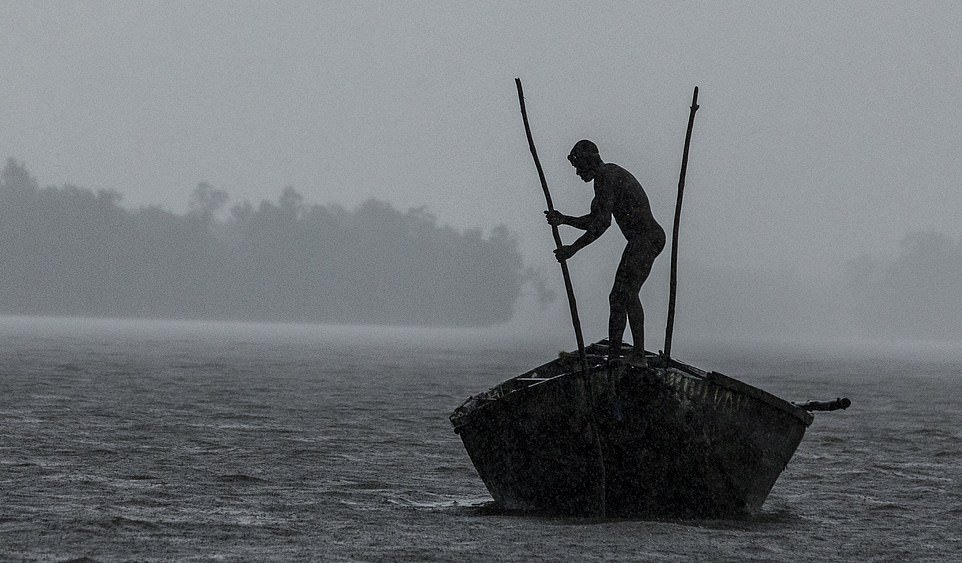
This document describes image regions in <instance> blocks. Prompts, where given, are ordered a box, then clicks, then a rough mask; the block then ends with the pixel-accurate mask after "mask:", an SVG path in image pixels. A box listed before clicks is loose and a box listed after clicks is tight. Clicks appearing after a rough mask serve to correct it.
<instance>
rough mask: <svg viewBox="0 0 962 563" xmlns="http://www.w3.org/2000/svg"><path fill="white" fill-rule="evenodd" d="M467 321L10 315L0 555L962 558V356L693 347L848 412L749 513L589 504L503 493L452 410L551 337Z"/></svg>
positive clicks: (543, 355) (778, 388) (713, 364)
mask: <svg viewBox="0 0 962 563" xmlns="http://www.w3.org/2000/svg"><path fill="white" fill-rule="evenodd" d="M475 336H476V334H475V333H473V332H471V331H463V332H453V333H450V332H441V331H429V330H412V329H389V330H385V329H378V330H367V329H363V328H352V329H339V328H331V327H309V326H308V327H304V326H302V327H291V326H286V325H273V326H272V325H259V326H253V327H252V326H250V325H230V324H205V323H176V322H173V323H172V322H167V323H163V322H158V323H143V322H141V323H133V322H113V323H111V322H105V321H85V320H82V319H72V320H56V319H54V320H51V319H46V320H33V319H6V320H5V322H3V323H2V324H0V560H5V561H6V560H11V561H17V560H28V561H29V560H44V561H48V560H49V561H66V560H87V561H90V560H96V561H120V560H138V561H147V560H171V559H177V560H276V561H290V560H331V561H398V560H412V561H494V560H506V561H531V560H546V561H557V560H571V561H581V560H598V561H619V560H625V561H639V560H641V561H643V560H669V561H670V560H677V561H692V560H703V561H719V560H722V561H724V560H730V561H741V560H746V559H748V560H751V559H757V560H798V559H805V560H879V561H887V560H932V561H937V560H945V561H958V560H960V559H962V357H959V356H957V355H954V354H953V353H944V352H943V353H935V354H928V353H925V352H924V351H918V350H916V352H917V353H914V354H912V353H910V354H907V355H904V356H899V355H892V354H889V355H879V354H875V353H847V354H841V353H838V352H837V351H836V352H833V353H825V352H824V351H820V350H818V349H812V348H808V349H805V350H800V349H795V350H793V349H791V347H789V348H788V349H781V350H775V349H772V348H765V349H762V350H754V351H751V352H748V351H746V350H744V349H743V350H741V351H739V352H737V353H736V352H734V351H733V350H727V351H719V350H711V349H709V348H704V349H701V350H699V351H697V352H693V353H692V354H693V355H691V356H684V355H681V356H679V359H681V360H684V361H688V362H689V363H693V364H695V365H698V366H699V367H702V368H707V369H714V370H718V371H722V372H725V373H727V374H728V375H731V376H733V377H736V378H739V379H741V380H743V381H745V382H747V383H750V384H752V385H756V386H759V387H761V388H763V389H766V390H768V391H771V392H773V393H775V394H776V395H779V396H781V397H783V398H786V399H788V400H795V401H801V400H809V399H817V400H825V399H832V398H835V397H838V396H848V397H850V398H851V399H852V401H853V406H852V407H851V408H850V409H849V410H847V411H844V412H832V413H819V414H817V415H816V419H815V422H814V423H813V424H812V426H811V427H810V428H809V430H808V433H807V434H806V437H805V438H804V440H803V441H802V444H801V445H800V447H799V449H798V451H797V453H796V454H795V457H794V458H793V459H792V461H791V463H790V464H789V465H788V467H787V469H786V470H785V472H784V473H783V474H782V476H781V477H780V479H779V481H778V482H777V483H776V485H775V488H774V489H773V491H772V493H771V495H770V497H769V499H768V501H767V502H766V504H765V506H764V507H763V510H762V511H761V513H760V514H758V515H757V516H756V517H753V518H751V519H748V520H707V521H706V520H701V521H672V520H664V521H658V520H654V521H652V520H625V519H609V520H580V519H565V518H548V517H523V516H516V515H504V514H498V513H497V512H496V511H492V510H491V509H490V508H491V505H490V501H491V498H490V496H489V495H488V492H487V490H486V489H485V488H484V485H483V484H482V483H481V481H480V479H479V478H478V476H477V474H476V473H475V471H474V468H473V467H472V465H471V462H470V460H469V459H468V457H467V454H466V453H465V451H464V448H463V447H462V445H461V443H460V440H459V438H458V436H457V435H456V434H454V433H453V432H452V430H451V426H450V423H449V422H448V419H447V417H448V415H449V414H450V412H451V411H452V410H453V409H454V408H455V407H456V406H457V405H458V404H460V403H461V402H462V401H463V400H464V399H465V398H466V397H467V396H469V395H471V394H474V393H477V392H479V391H481V390H484V389H486V388H488V387H490V386H491V385H493V384H495V383H498V382H500V381H502V380H504V379H507V378H509V377H512V376H514V375H516V374H518V373H520V372H522V371H524V370H526V369H529V368H530V367H533V366H535V365H537V364H540V363H543V362H544V361H547V360H548V359H550V357H551V354H552V353H556V352H557V349H554V350H553V351H552V350H551V348H550V346H548V347H546V346H544V345H537V346H518V345H516V344H512V343H510V341H508V340H506V339H500V340H499V339H484V338H476V337H475ZM676 350H677V349H676Z"/></svg>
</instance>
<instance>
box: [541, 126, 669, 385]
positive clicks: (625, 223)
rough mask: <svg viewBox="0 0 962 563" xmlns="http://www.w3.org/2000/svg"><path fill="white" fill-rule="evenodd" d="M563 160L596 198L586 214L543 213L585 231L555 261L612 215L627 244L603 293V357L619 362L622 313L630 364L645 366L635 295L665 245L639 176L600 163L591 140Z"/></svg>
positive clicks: (557, 252)
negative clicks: (606, 312) (606, 308)
mask: <svg viewBox="0 0 962 563" xmlns="http://www.w3.org/2000/svg"><path fill="white" fill-rule="evenodd" d="M568 160H569V161H570V162H571V165H572V166H574V167H575V171H576V172H577V174H578V176H579V177H580V178H581V179H582V180H584V181H585V182H590V181H592V180H594V182H595V185H594V189H595V197H594V199H592V200H591V212H590V213H588V214H587V215H584V216H582V217H571V216H568V215H564V214H562V213H560V212H558V211H545V215H546V216H547V219H548V223H550V224H551V225H571V226H572V227H575V228H577V229H581V230H583V231H585V234H583V235H581V237H579V238H578V239H577V240H576V241H574V243H572V244H570V245H567V246H562V247H561V248H559V249H557V250H555V256H556V257H557V258H558V261H559V262H561V261H563V260H567V259H568V258H571V257H572V256H574V255H575V253H576V252H578V251H579V250H581V249H582V248H584V247H585V246H588V245H589V244H591V243H592V242H594V241H595V240H596V239H597V238H598V237H600V236H601V234H602V233H604V232H605V230H607V229H608V227H609V226H610V225H611V216H612V215H614V217H615V222H617V223H618V227H620V228H621V232H622V234H624V235H625V238H626V239H627V240H628V245H627V246H625V251H624V253H623V254H622V255H621V263H619V264H618V271H617V272H616V273H615V283H614V286H613V287H612V288H611V293H610V294H609V295H608V302H609V303H610V304H611V316H610V317H609V318H608V342H609V343H610V352H609V356H608V357H609V360H615V361H619V358H620V355H621V339H622V336H623V335H624V333H625V319H626V317H627V321H628V323H629V324H630V326H631V335H632V338H633V340H634V344H635V353H634V354H632V356H631V357H630V358H628V359H627V361H628V363H630V364H632V365H634V366H638V367H645V366H646V365H647V362H646V361H645V355H644V351H645V311H644V309H643V308H642V306H641V298H640V297H638V293H639V292H640V291H641V286H642V284H644V283H645V280H646V279H648V274H649V273H650V272H651V265H652V263H653V262H654V261H655V257H657V256H658V254H660V253H661V251H662V249H663V248H664V247H665V231H664V230H663V229H662V228H661V226H660V225H659V224H658V222H657V221H655V218H654V217H653V216H652V214H651V206H650V205H649V203H648V196H647V195H646V194H645V190H644V189H643V188H642V187H641V184H639V183H638V180H636V179H635V177H634V176H632V175H631V173H629V172H628V171H627V170H625V169H624V168H622V167H620V166H618V165H617V164H612V163H610V162H609V163H606V162H604V161H602V160H601V156H600V155H599V154H598V147H597V146H596V145H595V144H594V143H592V142H591V141H588V140H582V141H578V142H577V143H575V146H574V148H572V149H571V154H569V155H568ZM621 361H623V360H621Z"/></svg>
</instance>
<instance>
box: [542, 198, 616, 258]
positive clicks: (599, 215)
mask: <svg viewBox="0 0 962 563" xmlns="http://www.w3.org/2000/svg"><path fill="white" fill-rule="evenodd" d="M613 206H614V198H613V197H612V194H611V192H610V191H609V190H599V192H598V193H597V194H595V198H594V199H593V200H591V213H589V214H587V215H585V216H583V217H567V219H569V221H567V222H566V223H567V224H568V225H571V226H572V227H578V228H579V229H584V231H585V234H583V235H581V236H580V237H578V239H577V240H575V241H574V242H573V243H571V244H570V245H568V246H562V247H561V248H559V249H557V250H555V256H557V258H558V260H559V261H560V260H567V259H568V258H571V257H572V256H574V254H575V253H576V252H578V251H579V250H581V249H582V248H584V247H586V246H588V245H589V244H591V243H593V242H594V241H595V240H597V239H598V237H600V236H601V235H602V234H604V232H605V231H606V230H608V227H610V226H611V210H612V207H613ZM575 222H577V223H578V224H575Z"/></svg>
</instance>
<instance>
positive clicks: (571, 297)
mask: <svg viewBox="0 0 962 563" xmlns="http://www.w3.org/2000/svg"><path fill="white" fill-rule="evenodd" d="M514 83H515V85H517V87H518V102H519V103H520V104H521V118H522V119H523V120H524V133H525V135H527V137H528V148H530V149H531V158H533V159H534V166H535V168H537V169H538V177H539V178H540V179H541V188H542V189H543V190H544V199H545V202H547V204H548V211H553V210H554V205H553V204H552V203H551V193H550V192H549V191H548V182H547V180H545V178H544V170H543V169H542V168H541V161H540V160H539V159H538V150H537V149H536V148H535V147H534V138H533V137H532V136H531V126H530V125H528V112H527V111H526V110H525V108H524V91H523V90H522V89H521V79H520V78H515V79H514ZM551 234H552V235H553V236H554V243H555V247H556V248H561V247H562V246H563V243H562V242H561V235H560V234H559V233H558V227H557V226H556V225H552V226H551ZM561 275H562V276H563V277H564V280H565V291H566V292H567V293H568V308H569V309H570V310H571V324H572V325H574V329H575V338H576V339H577V340H578V358H579V359H580V360H581V371H582V372H583V373H585V374H586V375H587V373H588V357H587V356H586V355H585V340H584V337H583V336H582V335H581V321H580V320H578V303H577V302H576V301H575V292H574V289H572V287H571V275H570V274H569V273H568V263H567V262H566V261H564V260H562V261H561Z"/></svg>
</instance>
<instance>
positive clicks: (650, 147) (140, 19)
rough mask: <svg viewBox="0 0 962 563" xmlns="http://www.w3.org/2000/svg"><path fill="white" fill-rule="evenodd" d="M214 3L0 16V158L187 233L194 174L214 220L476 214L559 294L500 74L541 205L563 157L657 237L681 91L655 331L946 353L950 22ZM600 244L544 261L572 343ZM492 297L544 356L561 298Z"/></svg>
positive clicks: (616, 242)
mask: <svg viewBox="0 0 962 563" xmlns="http://www.w3.org/2000/svg"><path fill="white" fill-rule="evenodd" d="M230 6H231V7H230V9H229V10H225V9H223V5H221V4H217V3H163V4H137V3H129V4H128V3H125V4H122V5H116V4H99V3H90V2H73V3H56V4H54V3H15V4H8V5H6V6H5V10H4V12H5V17H4V18H3V20H2V21H0V52H2V53H3V54H4V56H3V57H0V73H2V74H3V76H4V80H3V81H0V96H2V99H4V100H5V103H4V104H3V106H2V107H0V157H2V158H6V157H13V158H15V159H17V161H18V162H22V163H23V164H24V165H25V166H26V167H27V168H28V169H29V170H30V171H31V173H32V174H33V175H34V176H35V177H36V178H37V180H38V181H39V183H40V186H47V185H54V186H60V187H62V186H64V185H66V184H72V185H77V186H81V187H83V188H89V189H91V190H113V191H115V192H117V193H119V194H122V196H123V199H122V200H121V204H122V205H123V206H125V208H127V209H130V210H132V212H133V211H134V210H136V209H139V208H141V207H143V206H149V205H155V206H160V207H161V208H163V209H165V210H169V211H170V212H171V213H174V214H186V213H188V212H189V209H188V206H189V204H188V202H190V201H191V194H192V193H193V192H194V190H195V189H196V188H197V185H198V184H199V183H201V182H206V183H207V185H208V186H211V187H212V189H215V190H223V191H224V192H225V193H227V194H228V195H229V196H230V198H231V201H230V204H228V207H229V205H233V204H237V203H241V202H243V201H245V200H247V201H252V202H255V204H256V202H259V201H261V200H265V199H267V200H271V201H276V200H277V199H278V197H279V195H280V194H282V192H283V189H284V188H285V187H286V186H293V188H294V189H295V190H296V192H297V193H298V194H300V195H301V196H302V197H303V202H304V203H305V204H308V205H314V204H318V205H322V206H332V205H339V206H341V207H342V208H343V209H346V210H354V209H357V208H358V206H359V205H361V204H362V203H363V202H365V201H367V200H369V199H370V198H376V199H378V200H380V201H383V202H385V203H386V204H388V205H390V206H392V207H393V209H396V210H398V211H399V212H400V213H402V214H403V213H406V212H407V211H408V210H409V209H412V208H419V207H422V206H424V208H425V210H426V212H427V213H430V214H433V215H435V216H436V217H437V221H438V223H437V224H438V225H439V226H441V227H443V226H444V225H450V226H451V228H453V229H454V230H456V231H458V232H463V230H464V229H480V235H479V236H480V237H481V238H483V239H485V240H487V239H490V238H491V237H492V236H495V234H496V233H495V228H496V227H497V226H498V225H504V226H505V227H506V229H507V231H506V232H508V233H511V235H512V236H514V237H515V238H516V240H517V245H518V246H517V249H518V252H519V253H520V257H521V260H522V262H523V266H524V268H532V269H533V270H534V271H535V272H536V273H537V279H540V280H544V281H545V283H547V285H548V289H550V290H552V291H554V292H555V294H556V295H559V296H561V295H563V293H562V292H563V288H562V286H561V282H560V276H559V275H558V269H557V266H556V265H555V264H554V262H553V258H552V256H551V254H550V249H551V246H552V241H551V237H550V233H549V230H548V228H547V226H546V225H545V224H544V221H543V217H542V214H541V210H542V209H543V207H544V202H543V199H542V195H541V192H540V188H539V186H538V181H537V175H536V173H535V171H534V168H533V166H532V163H531V162H530V157H529V154H528V152H527V147H526V145H525V139H524V135H523V129H522V127H521V123H520V118H519V115H518V108H517V100H516V97H515V91H514V84H513V78H514V77H515V76H520V77H521V78H522V80H523V81H524V85H525V93H526V95H527V103H528V111H529V114H530V117H531V121H532V127H533V130H534V136H535V140H536V142H537V143H538V148H539V152H540V154H541V158H542V161H543V164H544V166H545V172H546V174H547V177H548V182H549V184H550V186H551V188H552V194H553V196H554V199H555V205H556V206H557V207H558V208H559V209H560V210H562V211H563V212H565V213H568V214H572V215H577V214H582V213H584V212H585V211H586V210H587V208H588V202H589V199H590V187H589V186H587V185H585V184H583V183H581V181H580V180H578V178H577V177H576V176H575V175H574V174H573V172H572V169H571V168H570V166H569V165H568V163H567V162H566V161H565V159H564V156H565V155H566V154H567V152H568V150H569V149H570V147H571V145H572V144H573V143H574V142H575V141H577V140H578V139H581V138H590V139H593V140H595V141H596V142H597V143H598V145H599V147H600V149H601V153H602V156H603V157H604V158H605V159H606V160H609V161H612V162H615V163H618V164H620V165H622V166H624V167H625V168H627V169H628V170H630V171H631V172H633V173H634V174H635V176H636V177H637V178H638V179H639V180H640V181H641V183H642V184H643V185H644V186H645V188H646V190H647V192H648V195H649V197H650V199H651V202H652V206H653V210H654V213H655V216H656V218H657V219H658V220H659V221H660V222H661V223H662V225H663V226H665V227H666V230H670V221H671V216H672V213H673V205H674V198H675V186H676V183H677V173H678V165H679V161H680V156H681V146H682V141H683V138H684V127H685V120H686V117H687V113H688V109H687V106H688V103H689V100H690V95H691V88H692V86H694V85H698V86H700V89H701V93H700V97H699V102H700V103H701V110H700V111H699V112H698V116H697V118H696V124H695V132H694V136H693V141H692V152H691V162H690V165H689V173H688V183H687V189H686V200H685V208H684V214H683V225H682V235H681V250H682V253H681V258H680V280H681V281H680V287H679V307H680V308H679V318H678V323H677V330H678V331H679V332H680V333H683V334H685V335H688V336H690V337H691V338H705V339H716V340H720V341H731V342H734V341H736V340H738V339H740V338H752V337H760V336H763V337H768V338H777V339H785V340H792V339H818V338H823V339H836V338H842V339H846V338H852V339H857V338H879V339H883V340H885V339H900V340H905V339H919V338H924V339H941V340H959V339H960V338H962V284H960V283H959V281H958V280H959V279H960V276H962V242H960V238H959V237H960V234H962V229H960V227H959V221H958V218H959V217H960V216H962V195H960V193H962V192H960V190H959V189H958V187H959V179H960V178H962V160H960V159H958V158H957V155H958V154H962V130H960V129H959V127H958V123H960V122H962V103H960V102H962V99H960V96H962V95H960V94H959V91H958V88H957V87H956V85H958V84H959V83H960V81H962V67H960V65H959V64H958V53H960V52H962V34H960V33H959V32H958V30H959V28H960V23H962V6H960V5H959V4H958V3H951V2H932V3H926V4H924V5H918V4H912V3H880V2H850V3H844V4H841V5H835V4H829V3H824V4H816V5H810V4H789V3H778V4H775V5H772V6H768V7H766V9H764V10H760V9H758V6H757V5H756V4H751V3H743V4H737V3H699V2H688V3H646V4H640V3H628V2H624V3H616V2H612V3H605V4H602V5H596V4H593V5H585V4H575V3H562V4H557V3H552V4H550V5H539V4H529V5H509V4H491V3H484V4H479V5H463V4H441V5H434V4H405V5H399V6H397V7H394V6H390V5H381V4H371V5H368V6H363V5H362V6H357V5H351V4H344V5H327V4H325V5H317V4H315V3H309V2H286V3H283V4H280V5H273V4H272V5H267V4H260V3H242V2H235V3H231V5H230ZM225 209H226V208H225ZM371 228H372V229H373V228H377V225H375V224H373V222H372V225H371ZM574 236H575V233H573V232H571V231H565V232H563V237H564V238H565V240H566V241H571V240H573V238H574ZM621 246H622V240H621V235H620V234H618V232H617V228H612V229H611V230H610V231H609V232H608V233H606V235H605V237H603V238H602V239H601V240H599V241H598V242H597V243H595V244H594V245H592V246H591V247H589V248H587V249H585V250H584V251H582V253H581V254H579V255H578V256H576V257H575V258H574V259H573V260H572V262H571V268H572V275H573V280H574V285H575V290H576V292H577V295H578V299H579V305H580V308H581V310H582V317H583V319H582V322H583V323H584V324H585V326H586V331H585V332H586V336H587V337H588V338H589V339H595V338H600V337H601V336H602V335H603V333H604V330H605V329H604V326H605V319H606V315H607V291H608V288H609V285H610V282H611V278H612V275H613V272H614V267H615V265H616V264H617V260H618V257H619V254H620V250H621ZM412 256H413V254H408V253H406V252H404V251H403V250H398V251H397V252H396V254H395V255H392V257H391V258H392V259H394V264H393V266H397V264H402V263H405V262H407V263H410V262H411V260H412ZM667 265H668V255H667V252H666V253H665V254H663V255H662V257H661V258H659V259H658V261H657V262H656V264H655V268H654V270H653V273H652V277H651V279H650V281H649V283H648V285H647V286H646V288H645V289H644V291H643V299H644V300H645V303H646V305H647V312H648V319H649V323H648V325H649V333H650V334H651V335H657V334H658V333H659V331H660V330H661V325H662V323H663V318H664V310H665V307H666V302H667V297H666V295H667V277H668V273H667ZM390 266H392V264H391V263H390V261H387V262H386V263H385V268H384V269H383V270H381V271H378V272H376V276H379V277H382V278H385V279H386V281H385V284H384V287H388V286H389V282H390V279H391V276H392V273H393V272H394V270H392V269H391V267H390ZM312 275H313V273H312V272H303V273H302V277H304V276H312ZM527 279H528V280H529V282H530V280H531V279H535V278H531V277H529V278H527ZM489 281H490V282H491V283H490V284H488V285H493V284H495V283H496V282H495V281H494V280H489ZM295 285H296V284H295ZM481 285H483V284H481ZM481 285H479V287H481ZM512 291H515V292H519V293H518V301H517V303H516V305H515V313H514V315H513V317H512V319H511V320H510V321H509V322H508V325H507V326H508V327H511V328H512V329H513V330H514V334H524V335H526V336H530V335H532V334H537V335H548V336H546V337H547V338H549V339H550V338H555V337H557V338H558V339H561V341H562V342H567V340H564V339H566V338H569V335H570V328H569V324H568V319H567V307H566V305H565V304H564V302H563V299H561V298H558V299H556V300H555V301H554V302H553V303H552V304H551V305H549V306H548V308H546V309H543V308H542V307H541V305H540V303H539V301H540V300H539V297H544V294H543V292H542V293H540V294H539V291H538V287H537V284H535V283H525V284H522V285H520V286H519V288H515V287H514V286H511V287H498V289H497V291H496V293H497V297H492V299H502V298H504V297H505V296H507V297H508V298H509V299H510V297H511V292H512ZM398 311H400V309H398ZM3 312H4V313H6V314H22V313H24V311H18V310H16V308H13V309H10V308H8V309H7V310H5V311H3ZM44 313H45V314H67V313H70V314H77V312H75V311H73V312H72V311H69V310H67V308H64V309H62V310H59V311H58V310H55V309H51V310H49V311H45V312H44ZM81 313H83V312H82V311H81ZM442 313H443V312H442ZM439 314H440V313H439ZM282 316H283V317H286V318H290V317H291V315H282ZM388 316H391V315H388ZM401 316H402V317H403V315H401ZM221 317H223V315H221ZM267 317H269V315H261V316H260V317H259V318H262V319H263V318H267ZM397 317H398V315H394V317H393V318H388V319H376V318H365V319H360V320H361V321H362V322H381V321H383V322H392V323H398V322H402V323H403V322H404V320H405V318H401V319H400V321H399V320H398V318H397ZM347 320H348V321H351V320H355V319H347ZM411 322H414V323H425V322H426V323H428V324H437V323H436V320H430V319H429V320H424V319H417V318H412V319H411ZM483 322H489V321H487V320H485V321H483ZM497 322H501V321H500V320H499V321H497ZM550 335H554V336H550ZM651 338H652V339H654V340H656V342H654V343H651V341H649V342H650V344H649V348H658V347H659V345H658V344H657V340H659V339H660V337H659V338H655V337H654V336H652V337H651Z"/></svg>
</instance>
